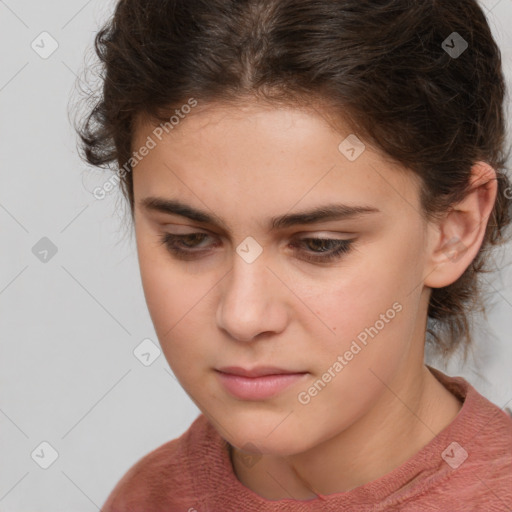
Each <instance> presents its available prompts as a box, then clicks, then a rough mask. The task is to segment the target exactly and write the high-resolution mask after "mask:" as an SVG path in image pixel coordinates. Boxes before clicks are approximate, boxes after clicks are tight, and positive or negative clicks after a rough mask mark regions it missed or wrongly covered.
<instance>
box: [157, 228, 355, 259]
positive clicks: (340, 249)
mask: <svg viewBox="0 0 512 512" xmlns="http://www.w3.org/2000/svg"><path fill="white" fill-rule="evenodd" d="M198 235H199V236H204V237H208V235H207V234H206V233H189V234H187V235H174V234H172V233H164V234H163V235H162V236H161V237H160V243H161V244H162V245H165V246H166V248H167V250H168V251H169V252H171V253H172V254H173V255H174V256H175V257H176V258H178V259H180V260H193V259H195V255H194V253H199V252H204V251H194V250H190V249H183V248H181V247H179V246H178V245H177V242H178V243H179V242H181V241H183V240H185V239H187V238H191V237H192V239H194V237H196V238H197V236H198ZM304 241H318V242H324V243H327V244H333V245H335V246H337V247H336V248H335V249H334V250H332V251H331V252H329V253H327V254H325V253H326V252H327V251H320V252H317V253H315V252H314V251H313V254H324V255H322V256H311V253H310V254H309V255H307V256H306V257H305V258H304V259H305V260H306V261H308V262H310V263H330V262H332V261H334V260H338V259H341V258H342V256H343V255H345V254H347V253H349V252H350V250H351V248H352V243H353V242H354V240H341V239H333V238H315V237H309V238H302V239H300V242H304Z"/></svg>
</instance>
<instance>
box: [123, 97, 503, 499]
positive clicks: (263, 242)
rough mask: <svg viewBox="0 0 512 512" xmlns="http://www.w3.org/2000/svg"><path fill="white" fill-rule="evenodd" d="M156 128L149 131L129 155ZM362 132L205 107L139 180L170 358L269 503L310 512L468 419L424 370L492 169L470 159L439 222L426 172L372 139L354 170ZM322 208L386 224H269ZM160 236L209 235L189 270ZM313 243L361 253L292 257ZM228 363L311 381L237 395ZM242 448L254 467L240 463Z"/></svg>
mask: <svg viewBox="0 0 512 512" xmlns="http://www.w3.org/2000/svg"><path fill="white" fill-rule="evenodd" d="M154 127H155V125H151V124H149V123H148V122H144V121H143V120H142V119H139V122H138V124H137V127H136V130H135V136H134V139H133V148H139V147H141V146H143V145H144V144H145V143H146V141H147V137H148V136H151V135H152V131H153V129H154ZM350 133H352V132H351V131H350V129H349V128H348V127H345V128H344V129H343V128H341V129H339V128H338V129H337V130H335V129H334V128H333V126H332V125H330V124H329V123H327V122H326V118H325V117H324V116H321V115H320V114H319V113H317V112H316V111H312V110H306V109H299V108H297V107H295V108H292V107H290V108H280V109H278V108H275V107H274V108H270V107H268V106H263V105H262V104H259V103H256V102H255V101H253V102H246V103H240V104H237V105H230V106H228V105H211V106H209V107H208V108H200V107H198V108H196V109H195V110H194V113H193V114H191V115H189V116H187V118H186V119H185V120H183V121H181V124H180V125H179V126H178V127H177V128H175V129H174V130H173V131H172V132H170V133H169V134H165V135H164V136H163V138H162V141H161V142H158V144H157V145H156V147H155V148H154V149H152V150H151V151H150V152H149V154H148V155H147V156H146V157H144V159H143V160H142V161H141V162H140V163H138V164H137V166H136V167H135V168H134V171H133V173H134V174H133V178H134V197H135V234H136V241H137V251H138V257H139V264H140V271H141V277H142V283H143V288H144V293H145V297H146V301H147V304H148V309H149V312H150V315H151V318H152V321H153V323H154V326H155V330H156V333H157V335H158V338H159V341H160V343H161V346H162V350H163V352H164V354H165V357H166V359H167V361H168V363H169V365H170V367H171V368H172V370H173V372H174V374H175V375H176V377H177V378H178V380H179V381H180V383H181V385H182V386H183V388H184V389H185V391H186V392H187V393H188V395H189V396H190V397H191V398H192V400H193V401H194V402H195V403H196V405H197V406H198V407H199V409H200V410H201V411H202V412H203V414H205V416H206V417H207V418H208V419H209V420H210V421H211V423H212V424H213V425H214V427H215V428H216V429H217V430H218V431H219V433H220V434H221V435H222V436H223V437H224V439H226V440H227V441H228V443H229V444H230V445H231V447H232V449H231V452H230V453H231V457H232V463H233V470H234V472H235V474H236V475H237V477H238V479H239V480H240V481H241V482H242V483H243V484H244V485H246V486H247V487H248V488H250V489H251V490H253V491H254V492H256V493H257V494H259V495H260V496H263V497H265V498H267V499H270V500H277V499H283V498H290V497H292V498H295V499H300V500H308V499H312V498H314V497H315V496H316V494H315V493H316V492H318V493H321V494H324V495H326V494H332V493H337V492H343V491H347V490H350V489H352V488H354V487H356V486H359V485H362V484H364V483H366V482H369V481H372V480H374V479H376V478H379V477H380V476H383V475H385V474H386V473H388V472H389V471H391V470H392V469H394V468H396V467H397V466H399V465H400V464H402V463H403V462H405V461H406V460H407V459H408V458H410V457H412V456H413V455H414V454H415V453H417V452H418V451H419V450H420V449H421V448H422V447H423V446H425V445H426V444H427V443H428V442H429V441H430V440H431V439H432V438H433V437H434V436H435V435H436V434H437V433H439V432H440V431H441V430H442V429H443V428H445V427H446V426H447V425H448V424H449V423H450V422H451V421H453V419H454V418H455V416H456V415H457V413H458V412H459V410H460V407H461V404H460V403H459V401H458V400H457V399H456V398H455V397H454V396H453V395H452V394H451V393H450V392H449V391H447V390H446V389H445V388H444V387H443V386H442V385H441V384H440V383H439V382H438V381H437V380H436V379H435V378H434V377H433V375H432V374H431V373H430V372H429V371H428V369H427V368H426V367H425V366H424V363H423V357H424V355H423V354H424V339H425V330H426V318H427V306H428V300H429V296H430V293H431V288H433V287H441V286H447V285H448V284H450V283H452V282H454V281H455V280H456V279H457V278H458V277H459V276H460V275H461V274H462V273H463V272H464V270H465V269H466V268H467V266H468V265H469V264H470V263H471V261H472V260H473V258H474V257H475V256H476V254H477V252H478V249H479V247H480V245H481V243H482V240H483V236H484V232H485V227H486V224H487V219H488V217H489V214H490V212H491V209H492V206H493V204H494V201H495V198H496V174H495V172H494V170H493V169H492V168H491V167H489V166H488V165H486V164H483V163H477V164H475V166H474V167H473V178H472V179H473V182H474V184H475V189H474V191H472V192H471V193H470V194H469V195H468V196H467V198H466V199H465V200H464V201H462V202H461V203H460V204H459V205H456V207H455V209H454V211H453V212H451V213H450V214H447V215H446V216H445V217H444V218H443V219H442V220H441V221H438V222H436V223H427V222H426V221H425V219H424V218H423V216H422V215H421V213H420V212H421V209H420V203H419V181H418V180H417V179H415V178H414V177H413V176H414V175H413V174H412V173H410V172H409V171H408V170H407V169H403V168H401V167H400V166H398V165H397V164H396V163H393V162H391V161H390V159H389V158H386V156H385V155H383V154H381V153H380V152H378V151H377V150H375V149H373V148H371V147H370V146H369V145H367V146H366V150H365V151H364V152H363V154H362V155H361V156H360V157H359V158H357V159H356V160H355V161H353V162H352V161H349V160H348V159H347V158H346V157H345V156H344V155H343V154H342V153H341V152H340V151H339V150H338V146H339V144H340V142H342V141H343V140H344V139H345V138H346V137H347V136H348V135H349V134H350ZM149 196H158V197H161V198H164V199H179V200H181V201H183V202H185V203H187V204H189V205H191V206H193V207H195V208H198V209H201V210H204V211H206V212H208V213H210V214H215V215H217V216H218V217H220V218H221V219H223V221H224V223H225V227H217V226H213V225H209V224H203V223H200V222H197V221H191V220H189V219H187V218H184V217H181V216H178V215H172V214H167V213H163V212H157V211H151V210H147V209H145V208H143V207H142V206H141V204H140V203H141V201H142V200H143V199H145V198H147V197H149ZM326 203H344V204H349V205H365V206H371V207H374V208H378V209H379V210H380V212H379V213H371V214H368V215H364V216H360V217H359V218H353V219H345V220H335V221H322V222H320V223H318V224H314V225H298V226H292V227H290V228H287V229H283V230H278V231H276V232H272V231H269V229H268V227H267V222H268V219H269V218H270V217H272V216H278V215H283V214H286V213H291V212H298V211H301V210H305V209H310V208H312V207H315V206H319V205H324V204H326ZM165 233H174V234H181V235H184V234H190V233H204V234H206V235H208V236H206V237H205V238H203V239H201V238H199V239H194V238H192V239H189V240H188V243H189V244H192V245H191V250H192V251H194V250H195V251H202V254H200V253H198V252H196V256H195V259H194V258H192V259H190V260H188V261H187V260H180V259H179V258H177V257H176V256H174V255H173V254H172V253H171V252H170V251H169V250H168V249H167V248H166V247H165V245H163V244H162V243H161V240H160V238H161V237H162V235H163V234H165ZM248 236H251V237H253V238H254V239H255V240H256V241H257V242H258V243H259V244H260V246H261V247H262V249H263V252H262V253H261V255H260V256H259V257H258V258H257V259H256V260H255V261H254V262H252V263H250V264H249V263H247V262H246V261H245V260H244V259H242V258H241V257H240V256H239V254H237V252H236V248H237V247H238V246H239V245H240V244H241V243H242V242H243V241H244V239H245V238H246V237H248ZM306 237H317V238H320V237H324V238H325V237H328V238H335V239H345V240H346V239H355V242H354V243H353V246H352V248H351V250H350V251H349V252H348V253H346V254H342V255H341V257H340V258H339V259H337V260H334V261H332V262H330V263H323V264H322V263H314V262H309V261H306V260H305V259H304V258H305V257H307V255H312V256H313V257H314V256H315V253H316V254H318V253H319V252H320V251H321V250H322V247H319V246H318V245H316V244H312V243H310V244H305V243H303V244H300V245H298V246H293V245H291V246H290V244H292V242H294V241H297V240H299V239H301V238H306ZM453 237H457V238H458V240H459V241H460V243H459V245H458V247H459V248H461V247H462V248H463V249H464V250H463V251H460V253H459V254H458V255H457V257H453V255H452V257H451V258H449V257H448V256H447V254H448V253H447V246H446V242H447V241H448V240H450V239H452V238H453ZM194 243H195V244H196V245H195V246H194V245H193V244H194ZM182 247H183V244H182ZM186 247H187V246H186V245H185V248H186ZM332 249H333V246H327V248H326V250H328V251H330V252H332ZM198 254H199V256H198ZM397 302H398V303H399V304H400V305H401V306H402V309H401V311H400V312H397V313H396V315H395V316H394V318H393V319H392V320H389V321H388V322H387V323H386V324H385V327H384V328H383V329H382V330H380V331H379V333H378V335H376V336H375V337H374V338H373V339H371V338H369V340H368V343H367V346H365V347H364V348H363V349H362V350H361V351H360V352H359V353H358V354H357V355H356V356H354V357H353V359H352V360H351V361H349V362H348V364H347V365H346V366H345V367H344V368H343V369H342V371H341V372H339V373H337V374H336V377H335V378H333V379H332V380H331V382H329V383H328V384H327V385H326V386H325V387H324V388H323V389H322V390H321V391H320V392H319V393H318V394H317V395H316V396H315V397H314V398H312V399H311V401H310V402H309V403H308V404H307V405H303V404H301V403H300V402H299V401H298V394H299V393H300V392H302V391H305V390H308V388H309V387H310V386H311V385H312V384H313V383H314V382H316V381H318V379H319V378H321V377H322V375H323V374H324V373H325V372H326V371H327V370H328V368H329V367H332V366H333V364H334V363H335V361H336V360H337V357H338V355H340V354H341V355H342V354H344V353H345V352H346V351H347V350H348V349H349V347H350V344H351V343H352V341H353V340H354V339H356V337H357V335H358V334H359V333H361V331H363V330H364V329H365V328H367V327H370V326H374V325H375V323H376V321H377V320H379V318H381V316H380V315H381V314H385V313H386V311H387V310H389V309H390V308H391V307H392V305H393V304H394V303H397ZM228 365H237V366H243V367H246V368H251V367H254V366H258V365H274V366H278V367H281V368H286V369H291V370H296V371H305V372H308V375H306V377H305V378H304V379H303V380H302V381H300V382H298V383H296V384H293V385H292V386H290V387H288V388H286V389H285V390H284V391H282V392H281V393H280V394H278V395H277V396H275V397H273V398H270V399H266V400H259V401H255V400H240V399H238V398H235V397H233V396H232V395H230V394H229V393H228V392H227V391H226V390H225V389H224V388H223V386H222V385H221V383H220V381H219V378H218V375H217V373H216V372H215V370H214V369H215V368H219V367H221V366H228ZM404 440H407V441H406V442H404ZM247 443H251V445H250V446H248V445H247ZM254 447H256V448H254ZM243 453H251V454H253V455H255V459H254V460H255V461H256V462H255V463H254V464H252V465H248V464H246V463H244V462H243V461H242V454H243Z"/></svg>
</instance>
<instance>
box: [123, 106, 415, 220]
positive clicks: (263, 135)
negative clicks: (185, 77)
mask: <svg viewBox="0 0 512 512" xmlns="http://www.w3.org/2000/svg"><path fill="white" fill-rule="evenodd" d="M196 109H197V110H194V112H193V113H192V114H191V115H188V116H187V115H184V116H183V118H181V117H180V121H179V123H178V124H177V125H171V126H172V128H171V126H169V125H167V130H165V129H164V130H162V129H161V128H160V129H158V128H159V127H158V125H156V124H152V123H150V122H148V121H147V120H145V119H142V118H139V119H138V122H137V124H136V130H135V133H134V138H133V141H132V142H133V144H132V149H133V150H134V151H136V149H137V148H140V147H143V146H144V145H148V142H149V140H150V139H152V141H153V142H152V143H151V146H152V149H151V150H150V151H149V153H148V154H147V156H145V157H144V158H143V159H142V160H141V161H140V162H139V163H138V164H137V166H136V167H135V168H134V189H135V190H134V191H135V195H136V196H139V198H140V197H142V196H149V195H151V196H153V197H156V196H158V197H168V198H178V197H180V198H182V199H183V198H187V199H190V201H188V202H189V203H190V202H193V203H194V204H196V205H197V206H199V205H201V202H202V203H204V204H212V205H214V206H219V205H220V204H224V203H227V202H231V203H236V204H237V205H238V206H239V207H241V206H244V205H252V207H253V208H254V214H256V213H257V212H258V211H259V210H260V209H262V208H265V210H266V211H268V210H269V208H271V209H273V212H275V213H276V214H279V213H282V212H283V209H284V210H289V209H291V208H293V206H294V205H297V208H298V209H300V208H301V207H307V206H315V205H318V204H320V202H321V204H325V203H326V202H330V203H335V202H336V203H339V202H342V203H344V204H363V203H364V204H368V203H370V202H371V203H372V206H374V207H376V208H379V209H381V210H386V209H388V210H390V209H396V208H398V207H400V208H402V210H403V209H404V208H407V207H409V208H410V207H411V205H414V204H417V200H418V186H419V181H418V179H416V177H415V175H414V174H413V173H412V172H411V171H409V170H406V169H404V168H403V167H401V166H399V165H398V164H397V163H395V162H393V161H392V160H391V159H389V158H387V157H386V156H385V155H383V154H382V153H381V152H380V151H378V150H376V149H374V148H373V147H371V146H370V145H369V144H365V147H364V148H362V147H360V148H359V150H362V152H361V154H360V155H359V156H358V157H357V158H356V159H351V158H348V156H351V155H350V153H349V154H347V153H346V151H345V150H346V146H347V144H349V143H350V142H351V141H352V142H353V140H354V139H353V138H351V137H353V134H352V132H351V131H350V128H349V127H348V125H344V124H343V122H342V121H340V122H339V123H337V125H336V129H335V128H334V127H333V125H332V124H330V123H329V122H328V120H327V119H326V118H325V117H324V116H322V115H321V113H317V112H315V111H313V110H309V111H308V110H304V109H298V108H293V107H288V108H271V107H268V106H261V105H255V104H243V105H230V106H226V105H216V106H213V107H208V108H200V107H199V108H198V107H196ZM155 130H156V132H155ZM347 137H348V139H347ZM346 139H347V140H348V141H349V142H344V141H346ZM362 142H363V143H364V141H362ZM340 144H341V146H340ZM356 149H357V148H356ZM407 203H409V206H407ZM204 204H203V206H204ZM271 205H272V206H271ZM274 207H275V208H274ZM228 209H229V208H228ZM269 213H270V212H269ZM226 214H227V213H226Z"/></svg>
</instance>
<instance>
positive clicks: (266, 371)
mask: <svg viewBox="0 0 512 512" xmlns="http://www.w3.org/2000/svg"><path fill="white" fill-rule="evenodd" d="M216 370H217V371H219V372H222V373H227V374H229V375H239V376H240V377H264V376H266V375H289V374H297V373H306V372H301V371H297V370H285V369H283V368H277V367H275V366H256V367H254V368H252V369H250V370H247V369H245V368H242V367H241V366H224V367H222V368H217V369H216Z"/></svg>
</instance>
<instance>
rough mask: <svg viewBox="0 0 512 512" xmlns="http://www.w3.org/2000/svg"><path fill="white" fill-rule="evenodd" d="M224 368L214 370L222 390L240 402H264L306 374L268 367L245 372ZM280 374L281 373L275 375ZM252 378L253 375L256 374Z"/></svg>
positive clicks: (237, 368)
mask: <svg viewBox="0 0 512 512" xmlns="http://www.w3.org/2000/svg"><path fill="white" fill-rule="evenodd" d="M224 371H226V372H227V371H228V370H227V369H226V368H224V369H223V370H216V373H217V375H218V377H219V380H220V382H221V384H222V385H223V387H224V389H226V391H227V392H228V393H230V394H231V395H233V396H234V397H236V398H239V399H241V400H265V399H266V398H272V397H273V396H275V395H277V394H279V393H280V392H281V391H283V390H284V389H286V388H287V387H289V386H291V385H293V384H295V383H297V382H299V381H300V380H302V379H304V377H305V376H306V375H307V374H308V372H291V371H290V370H283V369H278V368H270V367H259V368H254V369H253V370H250V371H249V370H245V369H243V368H239V367H230V369H229V371H230V372H238V374H235V373H225V372H224ZM276 372H281V373H276ZM239 373H246V374H247V373H249V374H252V375H253V376H247V375H239ZM258 373H259V375H257V376H254V374H258Z"/></svg>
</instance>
